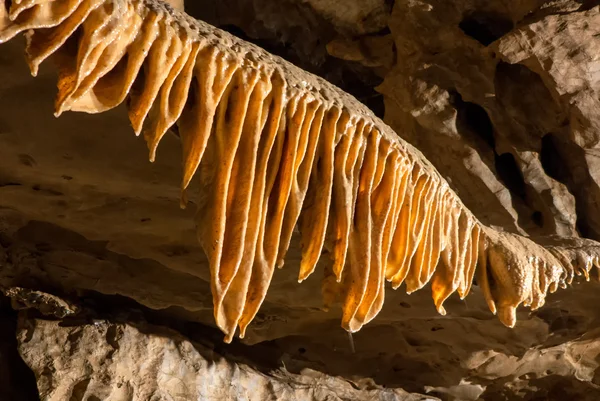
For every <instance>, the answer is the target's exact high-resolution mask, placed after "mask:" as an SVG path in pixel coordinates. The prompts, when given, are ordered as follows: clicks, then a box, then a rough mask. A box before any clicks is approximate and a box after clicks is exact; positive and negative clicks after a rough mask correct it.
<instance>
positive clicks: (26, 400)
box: [0, 295, 40, 401]
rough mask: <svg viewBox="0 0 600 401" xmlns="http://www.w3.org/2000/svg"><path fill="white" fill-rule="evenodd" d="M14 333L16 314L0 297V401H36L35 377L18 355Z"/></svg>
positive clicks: (5, 300)
mask: <svg viewBox="0 0 600 401" xmlns="http://www.w3.org/2000/svg"><path fill="white" fill-rule="evenodd" d="M16 331H17V312H15V311H13V310H12V309H11V308H10V302H9V300H8V299H7V298H6V297H4V296H3V295H0V400H18V401H37V400H39V399H40V396H39V394H38V391H37V384H36V381H35V376H34V374H33V372H32V371H31V370H30V369H29V368H28V367H27V365H26V364H25V362H23V360H22V359H21V356H20V355H19V352H18V343H17V338H16Z"/></svg>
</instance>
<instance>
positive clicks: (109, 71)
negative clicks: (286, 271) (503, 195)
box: [0, 0, 600, 341]
mask: <svg viewBox="0 0 600 401" xmlns="http://www.w3.org/2000/svg"><path fill="white" fill-rule="evenodd" d="M20 32H25V36H26V41H27V45H26V55H27V61H28V63H29V66H30V69H31V72H32V74H33V75H34V76H35V75H36V74H37V72H38V69H39V66H40V64H41V63H42V62H43V61H44V60H46V59H47V58H50V57H51V56H52V59H53V61H54V62H55V63H56V65H57V66H58V68H59V81H58V95H57V97H56V103H55V109H56V113H55V114H56V116H59V115H60V114H61V113H63V112H65V111H80V112H86V113H100V112H104V111H107V110H109V109H112V108H114V107H116V106H118V105H119V104H121V103H123V102H125V101H126V103H127V106H128V110H129V118H130V121H131V124H132V127H133V129H134V131H135V133H136V134H137V135H140V134H142V133H143V135H144V137H145V138H146V140H147V143H148V146H149V148H150V160H151V161H153V160H154V159H155V157H156V152H157V147H158V144H159V142H160V141H161V139H162V138H163V136H164V135H165V133H166V132H167V130H169V128H170V127H172V126H174V125H175V126H176V127H177V128H176V131H177V132H178V135H179V136H180V138H181V143H182V148H183V158H184V159H183V180H182V203H183V204H185V203H186V199H187V194H186V189H187V187H188V186H189V184H190V182H191V180H192V178H193V177H195V176H197V177H198V179H199V181H200V183H201V185H202V192H201V194H200V201H199V207H198V212H197V227H198V230H197V235H198V239H199V241H200V244H201V246H202V248H203V249H204V251H205V253H206V255H207V257H208V259H209V262H210V269H211V287H212V294H213V304H214V317H215V320H216V323H217V325H218V327H219V328H220V329H221V330H222V331H223V332H224V333H225V334H226V341H231V339H232V338H233V335H234V334H235V332H236V329H237V327H239V328H240V336H241V337H243V336H244V332H245V330H246V327H247V326H248V324H249V323H250V322H251V321H252V319H253V318H254V317H255V315H256V313H257V311H258V309H259V307H260V305H261V303H262V302H263V300H264V298H265V295H266V292H267V290H268V287H269V284H270V282H271V278H272V276H273V273H274V270H275V267H276V266H279V267H282V266H283V263H284V259H285V255H286V252H287V250H288V247H289V244H290V239H291V236H292V233H293V231H294V229H295V228H296V227H298V229H299V231H300V233H301V237H302V247H303V250H302V253H303V254H302V262H301V266H300V273H299V281H303V280H305V279H306V278H307V277H308V276H309V275H310V274H312V273H313V271H314V270H315V267H316V265H317V262H318V261H319V259H320V257H321V255H322V254H326V253H327V254H329V255H330V256H331V259H332V261H331V264H328V265H327V266H326V273H325V279H324V281H323V295H324V298H325V303H326V305H327V306H328V305H331V304H333V303H334V302H336V301H338V300H341V301H342V304H343V307H342V309H343V316H342V327H344V328H345V329H346V330H348V331H349V332H356V331H358V330H360V329H361V327H362V326H363V325H364V324H366V323H368V322H369V321H371V320H372V319H373V318H374V317H375V316H376V315H377V314H378V313H379V311H380V310H381V308H382V306H383V303H384V296H385V282H386V280H387V281H389V282H391V283H392V285H393V287H394V288H398V287H399V286H400V285H402V284H403V283H405V284H406V290H407V292H409V293H410V292H414V291H417V290H419V289H421V288H423V287H424V286H425V285H426V284H428V283H431V288H432V292H433V299H434V303H435V305H436V307H437V309H438V311H439V312H440V313H442V314H444V313H445V311H444V307H443V303H444V301H445V300H446V299H447V298H448V297H449V296H450V295H451V294H452V293H454V292H458V294H459V295H460V296H461V298H464V297H465V296H466V295H467V294H468V293H469V290H470V288H471V285H472V283H473V280H474V278H476V281H477V285H479V286H480V287H481V289H482V292H483V293H484V295H485V297H486V300H487V303H488V306H489V308H490V310H491V311H492V312H493V313H498V315H499V318H500V320H501V321H502V322H503V323H504V324H506V325H508V326H511V327H512V326H513V325H514V324H515V320H516V315H515V310H516V308H517V307H518V306H519V305H520V304H524V305H526V306H530V307H531V308H532V309H535V308H539V307H540V306H542V305H543V304H544V299H545V296H546V294H547V293H548V292H549V291H550V292H553V291H555V290H556V289H557V288H558V287H564V286H566V285H567V284H570V283H571V282H572V280H573V277H574V276H575V275H581V274H583V275H585V277H586V278H589V274H590V271H591V270H592V268H593V267H594V266H595V267H600V264H599V263H600V259H599V258H600V247H599V246H598V244H597V243H596V242H594V241H591V240H579V239H573V240H571V241H567V242H566V243H567V245H566V246H565V245H564V244H563V243H562V242H560V241H554V242H551V241H549V240H542V241H541V243H546V244H550V245H546V246H542V245H540V244H538V243H536V242H534V241H532V240H531V239H528V238H526V237H522V236H518V235H514V234H509V233H502V232H498V231H496V230H494V229H491V228H489V227H486V226H485V225H483V224H481V223H480V222H479V221H478V220H477V218H476V217H475V216H474V215H473V214H472V213H471V212H470V211H469V210H468V209H467V208H466V207H465V206H464V205H463V203H462V202H461V200H460V199H459V198H458V196H457V195H456V194H455V193H454V192H453V191H452V190H451V189H450V188H449V186H448V184H447V182H446V181H445V180H444V179H443V178H442V176H441V175H440V174H439V172H438V171H437V170H436V169H435V168H434V167H433V166H432V165H431V164H430V163H429V162H428V161H427V160H426V159H425V157H424V156H423V155H422V154H421V153H420V152H419V151H418V150H417V149H415V148H414V147H412V146H411V145H410V144H408V143H407V142H405V141H404V140H402V139H401V138H400V137H399V136H398V135H396V133H395V132H394V131H392V129H391V128H389V127H388V126H387V125H386V124H384V123H383V122H382V121H381V120H380V119H378V118H377V117H375V116H374V115H373V113H371V112H370V111H369V110H368V109H367V108H366V107H365V106H363V105H362V104H360V103H359V102H358V101H357V100H356V99H354V98H353V97H351V96H350V95H348V94H346V93H344V92H343V91H341V90H340V89H338V88H336V87H335V86H333V85H331V84H330V83H328V82H326V81H325V80H323V79H320V78H318V77H316V76H313V75H311V74H308V73H306V72H304V71H302V70H300V69H298V68H296V67H294V66H293V65H291V64H289V63H287V62H285V61H284V60H282V59H280V58H278V57H275V56H272V55H270V54H268V53H267V52H265V51H264V50H262V49H260V48H258V47H256V46H254V45H251V44H249V43H246V42H243V41H241V40H239V39H237V38H235V37H233V36H231V35H229V34H227V33H225V32H223V31H221V30H219V29H217V28H214V27H212V26H210V25H208V24H205V23H203V22H201V21H197V20H194V19H192V18H191V17H189V16H187V15H186V14H184V13H182V12H179V11H176V10H174V9H173V8H172V7H171V6H169V5H167V4H165V3H162V2H160V1H155V0H54V1H52V0H12V1H7V0H0V43H2V42H6V41H8V40H10V39H12V38H13V37H15V36H16V35H17V34H19V33H20ZM338 298H340V299H338Z"/></svg>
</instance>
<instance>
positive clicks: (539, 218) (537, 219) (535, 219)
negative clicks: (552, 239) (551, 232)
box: [531, 210, 544, 228]
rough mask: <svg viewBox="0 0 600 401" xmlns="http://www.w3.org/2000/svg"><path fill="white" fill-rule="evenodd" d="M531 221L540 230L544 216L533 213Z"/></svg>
mask: <svg viewBox="0 0 600 401" xmlns="http://www.w3.org/2000/svg"><path fill="white" fill-rule="evenodd" d="M531 220H532V221H533V222H534V223H535V224H536V225H537V226H538V227H540V228H543V227H544V215H543V214H542V212H540V211H539V210H538V211H535V212H533V214H532V215H531Z"/></svg>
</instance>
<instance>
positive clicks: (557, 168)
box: [540, 134, 569, 184]
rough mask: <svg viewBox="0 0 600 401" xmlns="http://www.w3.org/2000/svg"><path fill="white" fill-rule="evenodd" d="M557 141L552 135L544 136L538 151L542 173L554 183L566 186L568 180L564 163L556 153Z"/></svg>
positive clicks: (557, 152)
mask: <svg viewBox="0 0 600 401" xmlns="http://www.w3.org/2000/svg"><path fill="white" fill-rule="evenodd" d="M558 146H559V144H558V141H557V138H556V137H555V136H554V134H547V135H544V137H543V138H542V148H541V151H540V162H541V163H542V168H543V169H544V172H545V173H546V174H547V175H548V176H549V177H551V178H554V179H555V180H556V181H558V182H561V183H563V184H566V183H567V182H568V180H569V177H568V176H567V174H566V172H565V166H566V164H565V162H564V160H563V159H562V156H561V154H560V152H559V151H558Z"/></svg>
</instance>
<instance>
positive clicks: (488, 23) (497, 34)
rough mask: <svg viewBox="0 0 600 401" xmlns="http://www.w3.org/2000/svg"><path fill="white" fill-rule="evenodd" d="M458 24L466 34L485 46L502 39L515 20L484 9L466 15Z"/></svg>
mask: <svg viewBox="0 0 600 401" xmlns="http://www.w3.org/2000/svg"><path fill="white" fill-rule="evenodd" d="M458 26H459V28H460V29H461V30H462V31H463V32H464V33H465V34H466V35H468V36H470V37H472V38H473V39H475V40H477V41H478V42H479V43H481V44H482V45H484V46H488V45H490V44H491V43H492V42H494V41H496V40H498V39H500V38H501V37H502V36H504V35H506V34H507V33H508V32H510V31H511V30H512V29H513V27H514V25H513V22H512V21H511V20H510V19H508V18H507V17H505V16H503V15H501V14H498V13H492V12H483V11H476V12H474V13H471V14H468V15H466V16H465V17H464V18H463V20H462V21H461V22H460V24H458Z"/></svg>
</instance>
